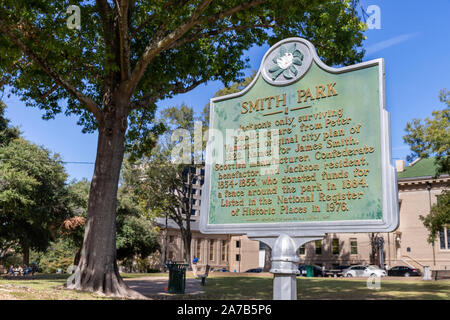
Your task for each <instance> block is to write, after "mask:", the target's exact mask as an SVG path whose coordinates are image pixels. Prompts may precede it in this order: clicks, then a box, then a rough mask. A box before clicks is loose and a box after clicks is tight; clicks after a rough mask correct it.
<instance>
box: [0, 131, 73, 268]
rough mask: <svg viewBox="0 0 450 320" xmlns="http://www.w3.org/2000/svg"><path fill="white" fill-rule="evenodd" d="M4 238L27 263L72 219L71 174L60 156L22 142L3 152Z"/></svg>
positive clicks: (0, 221) (0, 210)
mask: <svg viewBox="0 0 450 320" xmlns="http://www.w3.org/2000/svg"><path fill="white" fill-rule="evenodd" d="M0 159H2V161H1V162H0V235H1V237H2V238H4V239H6V240H9V241H13V242H15V243H17V244H18V245H19V247H20V249H21V251H22V252H23V263H24V264H26V265H29V252H30V249H35V250H37V251H44V250H45V249H46V248H47V246H48V245H49V243H50V241H51V240H52V239H54V238H55V236H56V234H57V230H58V228H59V226H60V225H61V223H62V222H63V221H64V220H65V219H66V218H67V217H68V216H69V214H70V210H69V209H68V192H67V188H66V185H65V181H66V178H67V174H66V172H65V170H64V167H63V166H62V165H61V163H60V162H61V159H60V158H59V156H58V155H55V154H53V155H52V154H51V153H50V152H49V151H48V150H46V149H44V148H42V147H39V146H36V145H34V144H31V143H29V142H28V141H25V140H23V139H21V138H18V139H15V140H13V141H11V142H10V143H9V144H8V145H6V146H4V147H1V148H0Z"/></svg>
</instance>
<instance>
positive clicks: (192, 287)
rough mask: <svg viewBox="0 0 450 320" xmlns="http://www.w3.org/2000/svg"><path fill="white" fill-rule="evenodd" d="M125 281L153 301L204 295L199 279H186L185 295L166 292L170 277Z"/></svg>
mask: <svg viewBox="0 0 450 320" xmlns="http://www.w3.org/2000/svg"><path fill="white" fill-rule="evenodd" d="M124 280H125V282H126V284H127V285H128V286H129V287H130V288H131V289H133V290H136V291H137V292H139V293H140V294H142V295H144V296H146V297H149V298H153V299H185V298H186V295H199V294H202V293H203V287H202V285H201V282H200V280H198V279H186V290H185V294H184V295H183V294H170V293H168V292H167V291H166V290H165V289H166V288H167V286H168V283H169V277H142V278H134V279H124Z"/></svg>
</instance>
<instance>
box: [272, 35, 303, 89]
mask: <svg viewBox="0 0 450 320" xmlns="http://www.w3.org/2000/svg"><path fill="white" fill-rule="evenodd" d="M302 60H303V54H302V53H301V52H300V50H298V49H296V48H295V43H293V44H292V46H291V47H290V49H287V48H286V47H285V46H281V47H280V56H279V57H278V58H273V59H272V61H273V63H275V65H274V66H273V67H271V68H270V69H269V72H270V73H271V75H272V80H273V81H275V79H276V78H278V76H279V75H280V74H283V76H284V77H285V78H286V79H292V78H293V77H295V76H296V75H297V74H298V71H297V68H296V67H295V66H294V65H297V66H301V65H302Z"/></svg>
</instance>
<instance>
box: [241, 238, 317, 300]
mask: <svg viewBox="0 0 450 320" xmlns="http://www.w3.org/2000/svg"><path fill="white" fill-rule="evenodd" d="M324 236H325V235H318V236H316V237H313V236H309V237H299V236H294V237H291V236H289V235H288V234H286V233H283V234H281V235H279V236H278V237H277V236H273V237H258V236H256V237H252V235H251V234H250V235H248V237H249V239H251V240H257V241H262V242H264V243H265V244H267V245H268V246H269V247H270V248H271V249H272V268H271V269H270V272H271V273H273V275H274V277H273V299H274V300H297V276H298V275H299V274H300V272H299V270H298V262H299V257H298V248H299V247H300V246H302V245H304V244H305V243H307V242H310V241H314V240H321V239H322V238H323V237H324Z"/></svg>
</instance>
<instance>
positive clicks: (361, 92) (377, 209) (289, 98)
mask: <svg viewBox="0 0 450 320" xmlns="http://www.w3.org/2000/svg"><path fill="white" fill-rule="evenodd" d="M210 128H211V129H212V131H211V133H210V138H209V142H208V147H207V163H206V181H205V185H204V189H203V199H202V200H203V201H202V217H201V228H202V231H203V232H205V233H213V232H220V233H249V232H256V233H261V234H263V233H267V232H291V233H292V232H294V233H303V234H304V233H305V232H308V231H310V232H317V231H320V232H357V231H380V232H382V231H384V232H387V231H391V230H393V229H395V228H396V227H397V225H398V204H397V190H396V176H395V171H394V168H393V166H392V165H391V147H390V136H389V132H390V128H389V115H388V113H387V111H386V110H385V107H384V62H383V60H382V59H377V60H372V61H368V62H364V63H360V64H357V65H353V66H349V67H344V68H337V69H336V68H331V67H328V66H326V65H325V64H324V63H323V62H321V60H320V59H319V58H318V56H317V54H316V52H315V49H314V47H313V45H312V44H311V43H310V42H308V41H306V40H304V39H301V38H289V39H285V40H283V41H281V42H279V43H277V44H276V45H274V46H273V47H272V48H271V49H270V50H269V51H268V52H267V53H266V55H265V56H264V58H263V61H262V63H261V67H260V70H259V72H258V73H257V74H256V77H255V79H254V80H253V82H252V83H251V84H250V85H249V86H248V87H247V88H245V90H244V91H242V92H240V93H237V94H232V95H228V96H223V97H218V98H214V99H212V100H211V110H210Z"/></svg>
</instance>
